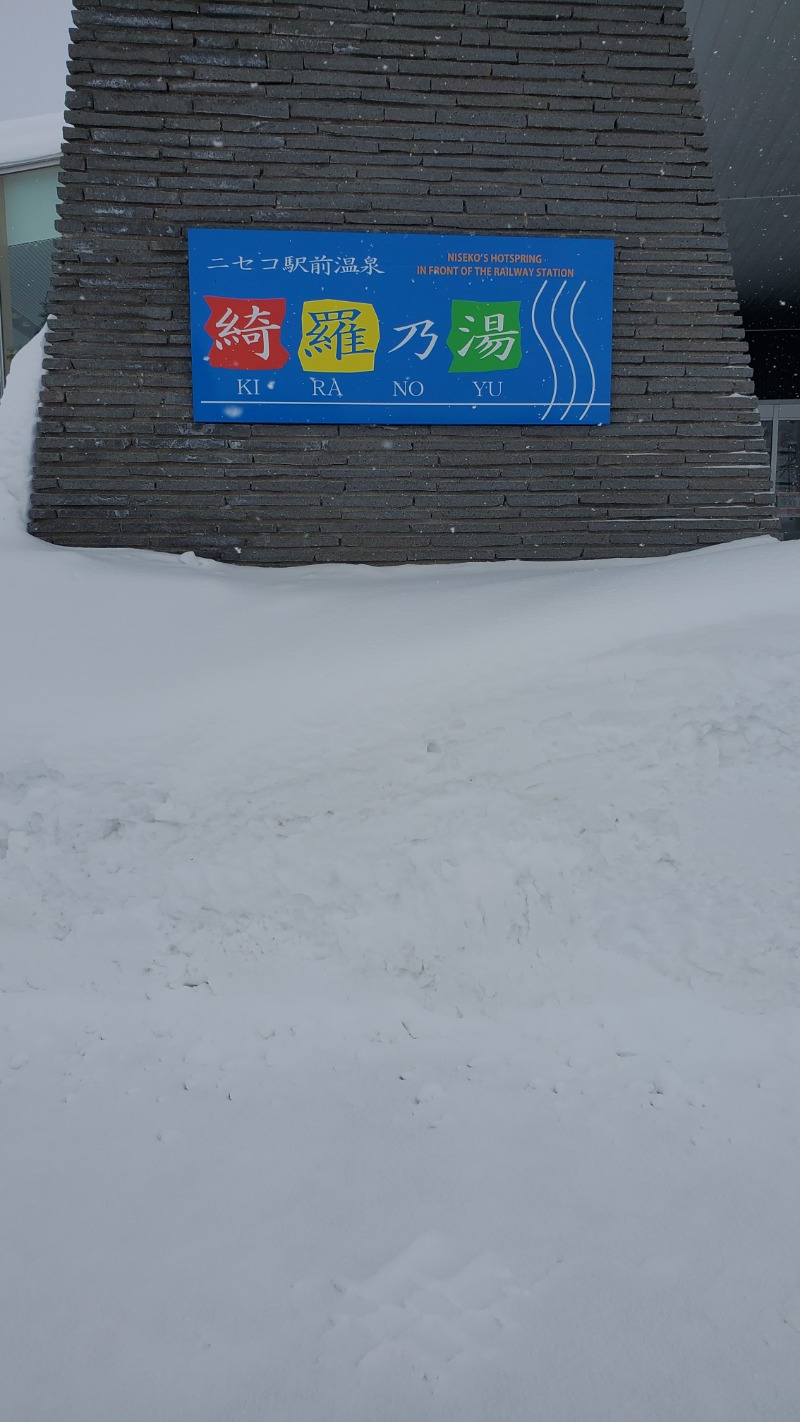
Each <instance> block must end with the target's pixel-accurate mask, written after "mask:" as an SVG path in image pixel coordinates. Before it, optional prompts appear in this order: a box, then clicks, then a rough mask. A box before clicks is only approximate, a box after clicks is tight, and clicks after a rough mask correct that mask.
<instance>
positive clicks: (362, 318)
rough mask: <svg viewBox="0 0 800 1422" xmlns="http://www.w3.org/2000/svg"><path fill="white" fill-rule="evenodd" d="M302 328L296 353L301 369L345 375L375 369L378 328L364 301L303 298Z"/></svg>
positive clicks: (375, 313) (373, 311)
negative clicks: (309, 299)
mask: <svg viewBox="0 0 800 1422" xmlns="http://www.w3.org/2000/svg"><path fill="white" fill-rule="evenodd" d="M302 330H303V335H302V339H301V341H300V347H299V350H298V352H297V354H298V356H299V357H300V364H301V365H302V367H303V370H312V371H316V370H319V371H324V372H326V373H327V374H330V375H339V374H342V375H346V374H347V373H348V371H352V372H357V371H364V370H374V369H375V352H376V351H377V349H378V342H379V340H380V335H381V331H380V325H379V323H378V313H377V312H376V310H375V307H374V306H372V305H370V303H369V302H368V301H333V300H330V299H325V300H320V301H304V302H303V326H302Z"/></svg>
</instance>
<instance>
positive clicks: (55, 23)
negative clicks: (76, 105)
mask: <svg viewBox="0 0 800 1422" xmlns="http://www.w3.org/2000/svg"><path fill="white" fill-rule="evenodd" d="M0 16H1V17H2V29H3V44H2V46H0V122H2V120H4V119H11V118H28V117H30V116H31V115H33V114H43V113H54V112H55V111H57V110H59V109H62V108H63V105H64V91H65V88H66V65H67V44H68V43H69V34H68V31H69V26H70V20H71V16H72V5H71V3H70V0H20V3H17V0H0Z"/></svg>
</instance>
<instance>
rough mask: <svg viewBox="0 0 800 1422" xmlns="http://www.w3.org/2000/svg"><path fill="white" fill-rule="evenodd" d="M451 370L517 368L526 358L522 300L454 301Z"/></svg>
mask: <svg viewBox="0 0 800 1422" xmlns="http://www.w3.org/2000/svg"><path fill="white" fill-rule="evenodd" d="M450 320H451V326H450V335H449V336H448V337H447V344H448V347H449V349H450V350H451V351H452V352H453V361H452V364H451V366H450V370H451V371H456V372H458V371H466V372H472V373H476V374H480V372H481V371H483V370H516V368H517V366H518V365H519V363H520V361H521V360H522V339H521V336H520V324H519V302H518V301H454V302H453V303H452V311H451V317H450Z"/></svg>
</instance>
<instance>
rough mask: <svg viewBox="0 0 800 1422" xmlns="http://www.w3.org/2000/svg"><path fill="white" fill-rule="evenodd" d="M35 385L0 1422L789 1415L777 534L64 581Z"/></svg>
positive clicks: (787, 914)
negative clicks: (43, 491) (637, 556)
mask: <svg viewBox="0 0 800 1422" xmlns="http://www.w3.org/2000/svg"><path fill="white" fill-rule="evenodd" d="M36 361H37V351H36V348H35V346H30V347H27V348H26V350H25V351H24V352H22V353H21V355H20V357H18V359H17V361H16V362H15V368H14V370H13V371H12V378H11V381H10V384H9V387H8V391H7V394H6V396H5V397H4V400H3V403H2V406H0V466H1V467H2V468H3V471H4V476H5V480H6V483H7V485H8V490H10V492H9V491H8V490H7V491H6V492H5V493H3V495H2V497H3V499H4V504H3V507H2V510H0V512H1V513H2V518H3V522H2V531H1V532H0V538H1V539H2V544H1V546H0V579H2V607H3V611H4V615H3V618H2V623H1V624H0V644H1V645H0V666H2V668H3V677H2V680H3V693H2V698H0V736H1V738H2V757H3V766H2V778H0V886H1V891H2V942H1V943H0V989H1V990H0V1140H2V1142H3V1170H2V1182H3V1183H2V1191H0V1215H1V1216H2V1280H3V1287H2V1290H1V1291H0V1330H1V1332H2V1344H1V1345H0V1352H1V1359H0V1374H1V1375H2V1406H1V1407H0V1411H1V1412H2V1415H3V1417H4V1418H8V1419H9V1422H112V1419H113V1422H142V1419H144V1418H147V1419H148V1422H395V1419H396V1422H445V1419H448V1420H449V1419H453V1422H495V1419H497V1422H501V1419H502V1422H606V1420H607V1419H608V1422H612V1419H613V1422H796V1419H797V1417H798V1415H800V1401H798V1399H800V1225H799V1224H798V1182H799V1181H800V1148H799V1143H798V1121H800V1113H799V1112H798V1096H799V1095H800V1030H798V1029H800V1011H799V1010H798V1005H799V1003H800V995H799V994H798V985H799V983H800V978H799V976H798V934H799V933H800V927H799V922H800V918H799V915H798V898H799V897H800V895H799V894H798V883H799V882H800V875H798V867H797V866H798V854H799V853H800V836H799V835H798V827H799V826H800V753H799V747H798V707H799V706H800V656H799V655H798V647H799V646H800V544H798V543H794V544H786V545H780V544H778V543H775V542H772V541H770V540H767V539H763V540H758V541H756V542H749V543H747V544H736V545H730V546H727V547H723V548H719V549H715V550H712V551H709V552H702V553H693V554H688V555H685V556H681V557H675V558H672V559H670V560H666V561H660V560H655V561H652V562H648V561H641V562H628V561H626V562H618V563H595V564H591V563H587V564H582V565H577V566H576V565H570V564H562V565H555V566H553V565H549V564H548V565H546V566H541V565H540V566H536V565H530V564H528V565H525V564H513V563H511V564H505V565H498V566H485V565H484V566H466V567H446V568H416V569H410V568H400V569H392V570H375V569H369V568H344V567H329V568H320V567H313V568H301V569H297V570H291V571H272V570H269V571H263V570H254V569H247V570H245V569H234V568H228V567H222V566H220V565H216V564H213V563H207V562H202V561H199V560H197V559H196V558H194V556H192V555H185V556H184V557H183V558H169V557H165V556H160V555H150V554H144V553H137V552H117V553H105V552H98V551H94V552H92V551H85V552H82V551H66V550H62V549H56V548H52V547H49V546H47V545H44V544H40V543H37V542H35V541H34V540H32V539H29V538H28V537H27V536H26V535H25V534H24V533H23V532H22V528H21V524H20V518H19V510H20V502H21V501H23V502H24V489H23V483H24V475H25V468H26V461H27V451H28V446H29V442H30V427H31V419H32V411H33V406H34V400H35V384H36V379H37V366H36ZM15 494H16V498H15Z"/></svg>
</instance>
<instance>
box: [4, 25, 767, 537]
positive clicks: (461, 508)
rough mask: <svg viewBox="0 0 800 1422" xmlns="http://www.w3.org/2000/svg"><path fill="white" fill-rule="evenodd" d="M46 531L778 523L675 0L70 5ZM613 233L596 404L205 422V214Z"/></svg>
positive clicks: (42, 471)
mask: <svg viewBox="0 0 800 1422" xmlns="http://www.w3.org/2000/svg"><path fill="white" fill-rule="evenodd" d="M75 26H76V28H75V29H74V31H73V44H72V49H71V55H72V59H71V65H70V76H71V78H70V83H71V94H70V98H69V105H70V107H69V111H68V120H69V124H70V125H71V127H70V128H69V129H68V131H67V141H66V144H65V148H64V157H63V172H62V184H63V185H62V206H61V221H60V229H61V233H62V238H61V242H60V254H59V256H58V259H57V265H56V272H55V278H54V287H53V294H52V310H53V313H54V317H55V324H54V326H53V329H52V331H51V334H50V337H49V343H48V358H47V374H46V381H45V387H44V390H43V394H42V415H43V418H42V421H41V425H40V432H39V437H38V443H37V455H36V471H35V480H34V488H33V496H32V506H31V514H30V527H31V529H32V531H33V532H35V533H37V534H39V535H41V536H42V537H44V538H47V539H50V540H52V541H54V542H58V543H66V544H70V543H72V544H92V545H109V544H124V545H128V546H136V547H146V548H156V549H165V550H175V551H178V550H183V549H189V548H191V549H194V550H195V551H196V552H197V553H200V554H206V555H210V556H212V557H219V558H224V559H230V560H233V561H241V562H250V563H264V564H275V563H297V562H308V561H312V560H315V559H316V560H325V561H330V560H340V561H369V562H400V561H404V560H432V561H442V560H445V559H448V560H452V559H466V558H481V559H484V558H575V557H581V556H583V557H609V556H611V557H615V556H619V555H621V554H637V555H640V554H641V553H642V552H646V553H665V552H669V551H672V550H676V549H685V548H691V547H695V546H697V545H702V544H709V543H715V542H719V541H720V540H724V539H729V538H736V537H741V536H745V535H747V534H753V533H759V532H763V531H769V532H772V531H774V529H775V524H774V519H773V514H772V502H771V497H770V494H769V481H768V470H767V460H766V454H765V451H764V446H763V442H762V438H761V429H760V425H759V424H758V420H757V414H756V408H755V403H754V400H753V397H752V386H751V379H750V369H749V363H748V356H747V350H746V347H745V344H744V341H743V337H742V331H741V325H740V321H739V315H738V308H737V301H736V294H735V290H734V285H733V279H732V273H731V267H730V262H729V257H728V252H727V248H726V241H725V237H724V233H723V231H722V229H721V225H720V219H719V211H718V207H717V203H716V200H715V196H714V191H713V185H712V179H711V176H710V172H709V167H708V162H707V156H706V145H705V139H704V135H703V123H702V119H701V113H700V108H699V106H698V102H697V92H696V88H695V81H694V76H693V72H692V65H691V58H690V51H689V44H688V40H687V34H686V29H685V23H684V17H683V13H682V9H681V7H680V5H678V4H675V3H668V2H667V0H616V3H603V0H555V3H550V0H547V3H545V0H432V3H429V4H428V5H427V6H424V5H423V4H422V0H298V3H287V2H286V0H81V4H80V5H79V7H78V8H77V9H76V12H75ZM251 225H252V226H257V227H287V228H299V227H306V228H315V227H323V228H341V229H345V230H346V229H351V230H367V229H369V228H376V229H378V230H388V231H397V232H408V231H415V232H417V231H418V232H435V231H441V232H452V233H463V234H468V233H469V234H478V233H481V232H486V233H503V232H506V231H508V232H517V233H530V234H534V235H542V236H575V235H584V236H603V237H613V238H614V239H615V241H616V245H617V271H616V293H615V346H614V381H613V390H612V399H613V410H612V423H611V425H609V426H605V427H594V428H589V429H584V428H575V427H572V428H563V427H552V426H550V427H529V426H525V427H517V426H514V427H512V426H501V427H498V426H478V427H469V428H465V427H461V428H458V427H445V426H434V427H429V426H419V427H416V426H415V427H409V426H405V427H402V428H399V427H397V426H393V427H365V426H353V425H342V426H340V427H337V426H316V427H313V426H304V425H283V426H270V425H255V426H246V427H242V426H236V427H232V426H230V425H223V426H220V425H196V424H193V423H192V417H191V399H190V361H189V333H188V288H187V271H186V229H187V227H189V226H251Z"/></svg>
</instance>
